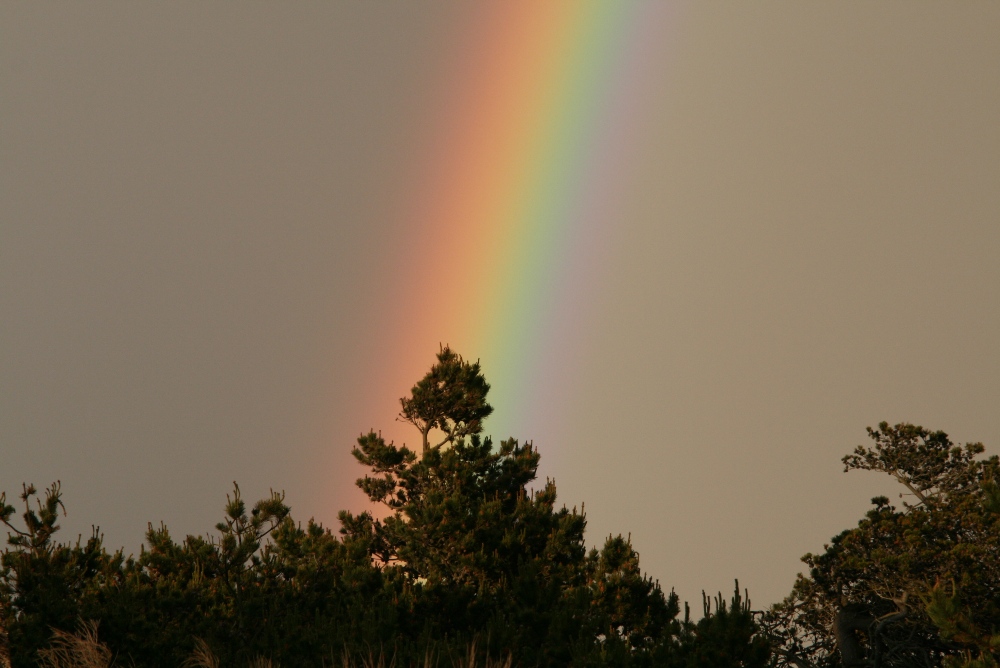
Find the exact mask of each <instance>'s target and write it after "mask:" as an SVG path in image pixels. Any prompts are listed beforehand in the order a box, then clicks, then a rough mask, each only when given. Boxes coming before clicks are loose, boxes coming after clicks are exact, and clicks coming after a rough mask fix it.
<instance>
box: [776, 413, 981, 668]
mask: <svg viewBox="0 0 1000 668" xmlns="http://www.w3.org/2000/svg"><path fill="white" fill-rule="evenodd" d="M868 434H869V436H870V438H871V439H872V440H873V441H874V446H873V447H863V446H858V447H857V448H856V449H855V451H854V452H853V453H852V454H850V455H847V456H846V457H844V459H843V462H844V470H845V471H850V470H870V471H879V472H882V473H886V474H888V475H890V476H892V477H893V478H895V479H896V480H897V481H898V482H899V483H900V484H902V485H903V487H904V488H905V490H906V491H905V492H904V493H901V494H900V497H902V498H904V499H905V500H904V501H903V502H902V508H899V509H897V508H896V507H895V506H893V505H891V504H890V502H889V499H888V498H887V497H884V496H879V497H875V498H874V499H872V503H873V508H872V509H871V510H870V511H868V513H867V514H866V515H865V517H864V518H863V519H862V520H861V521H860V522H859V523H858V526H857V527H856V528H854V529H849V530H847V531H844V532H842V533H841V534H840V535H838V536H836V537H834V538H833V540H832V541H831V544H830V545H827V546H826V548H825V550H824V552H823V553H822V554H807V555H805V556H804V557H803V561H804V562H805V563H806V564H807V565H808V566H809V567H810V570H809V575H808V576H802V575H800V576H799V578H798V580H797V582H796V583H795V587H794V588H793V591H792V594H791V595H790V596H789V597H788V598H787V599H786V600H785V601H784V602H783V603H781V604H779V605H778V606H775V607H774V608H773V609H772V610H771V611H770V612H769V613H768V614H767V615H766V616H765V618H764V623H765V625H766V626H767V628H768V630H769V633H770V634H771V637H772V638H773V640H774V641H775V643H776V645H777V646H778V650H777V656H778V657H779V660H778V663H779V665H787V666H799V667H806V666H840V665H843V666H884V667H886V668H889V667H896V666H900V667H903V666H906V667H908V666H935V665H940V664H941V662H942V661H943V660H944V659H945V658H946V657H951V656H958V655H960V654H962V653H963V652H967V651H968V652H971V651H975V650H977V647H976V645H975V643H973V642H971V641H970V639H969V638H968V637H966V636H963V635H961V634H958V633H942V629H943V627H942V626H941V623H942V622H943V621H944V620H945V618H947V614H946V611H945V610H943V609H942V607H941V606H942V605H943V598H942V592H943V590H942V589H941V587H942V586H943V585H942V584H941V583H951V582H954V583H955V587H957V591H960V592H961V599H962V602H963V604H964V605H965V606H967V607H966V608H965V609H966V610H967V611H968V613H967V614H968V622H969V624H971V625H972V627H975V628H980V629H989V628H996V627H997V626H998V625H1000V522H998V521H997V517H996V516H995V515H994V514H992V513H991V512H989V510H988V508H989V494H988V490H989V489H991V488H990V484H991V482H990V481H992V480H993V479H994V478H995V476H996V473H997V471H998V469H1000V463H998V460H997V458H996V457H995V456H994V457H991V458H989V459H985V460H984V459H981V458H979V457H978V456H979V455H980V454H982V453H983V451H984V448H983V445H982V444H981V443H969V444H966V445H965V446H964V447H960V446H956V445H955V444H954V443H952V442H951V440H950V439H949V438H948V436H947V434H945V433H944V432H941V431H930V430H927V429H924V428H923V427H919V426H914V425H911V424H898V425H895V426H894V427H890V426H889V425H888V424H887V423H885V422H883V423H881V424H880V425H879V428H878V429H870V428H869V429H868ZM904 494H905V496H904Z"/></svg>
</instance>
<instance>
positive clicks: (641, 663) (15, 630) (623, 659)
mask: <svg viewBox="0 0 1000 668" xmlns="http://www.w3.org/2000/svg"><path fill="white" fill-rule="evenodd" d="M488 391H489V385H488V384H487V383H486V382H485V380H484V379H483V376H482V374H481V372H480V369H479V365H478V364H469V363H466V362H464V361H463V360H462V359H461V357H459V356H457V355H455V354H454V353H452V352H451V351H450V350H449V349H448V348H443V349H442V350H441V352H440V353H439V354H438V361H437V363H436V364H435V365H434V366H433V367H432V368H431V370H430V372H429V373H428V374H427V376H426V377H425V378H424V379H423V380H421V381H420V382H419V383H417V385H415V386H414V388H413V392H412V395H411V397H409V398H407V399H403V400H402V408H403V411H402V413H401V417H402V418H403V419H404V420H406V421H408V422H411V423H413V424H414V425H415V426H416V427H417V428H418V430H419V432H420V434H421V440H422V445H423V447H422V449H421V455H420V456H419V457H418V455H417V454H416V453H415V452H412V451H411V450H409V449H407V448H406V447H403V446H400V447H397V446H396V445H394V444H392V443H386V442H385V441H384V440H383V439H382V438H381V436H380V435H378V434H376V433H369V434H365V435H362V436H361V437H360V438H359V439H358V444H357V447H356V448H355V449H354V451H353V452H354V455H355V457H356V458H357V459H358V461H359V462H360V463H361V464H362V465H364V466H365V467H367V468H368V469H369V473H368V475H366V476H365V477H363V478H361V479H360V480H358V485H359V487H360V488H361V489H362V490H364V491H365V492H366V493H367V494H368V496H369V497H370V498H371V500H372V501H373V502H375V503H378V504H382V505H383V506H384V508H385V511H386V513H387V514H386V515H384V516H383V515H379V516H378V517H376V516H375V515H373V513H372V512H370V511H366V512H362V513H359V514H356V515H355V514H352V513H349V512H346V511H344V512H342V513H341V515H340V520H341V529H340V535H339V536H338V535H336V534H334V533H333V532H331V531H330V530H328V529H326V528H324V527H322V526H320V525H318V524H316V523H314V522H312V521H310V522H308V523H307V524H306V525H305V526H302V525H301V524H298V523H296V522H294V521H293V520H292V519H291V517H290V514H289V508H288V507H287V506H286V505H285V504H284V497H283V495H281V494H274V493H272V494H271V495H270V496H269V497H268V498H265V499H263V500H261V501H259V502H258V503H257V504H255V505H254V506H253V508H252V509H248V507H247V504H246V503H245V502H244V501H243V499H242V497H241V495H240V490H239V487H238V486H236V487H234V491H233V493H232V495H231V496H229V497H228V498H227V503H226V506H225V515H224V518H223V521H222V522H220V523H219V524H217V525H216V532H217V533H216V534H215V535H214V536H209V537H197V536H188V537H187V538H186V539H184V540H183V541H181V542H177V541H175V540H174V539H173V538H172V537H171V535H170V533H169V531H168V530H167V529H166V527H163V526H161V527H159V528H154V527H152V526H150V527H149V531H148V532H147V535H146V545H145V546H144V547H143V549H142V550H141V552H140V553H139V555H138V557H128V558H125V557H124V556H123V554H122V553H121V552H116V553H113V554H112V553H108V552H107V551H106V550H105V549H104V547H103V545H102V542H101V538H100V536H99V535H97V534H96V533H95V535H94V536H92V537H91V539H90V540H88V541H87V542H86V543H79V542H78V543H77V544H75V545H66V544H61V543H58V542H56V541H55V540H54V539H53V535H54V533H55V532H56V530H57V529H58V526H57V524H56V521H57V516H58V510H59V509H60V508H61V507H62V504H61V496H60V490H59V486H58V484H56V485H53V486H52V487H51V488H50V489H49V490H48V491H47V493H46V498H45V501H44V502H42V503H37V504H36V506H37V508H35V507H33V506H32V503H34V500H35V498H36V496H37V494H36V491H35V490H34V489H33V488H25V490H24V494H23V495H22V501H23V503H24V504H25V512H24V515H23V528H22V527H21V525H20V523H17V522H15V521H14V520H13V515H14V512H15V511H14V509H13V508H12V507H11V506H8V505H7V504H6V500H5V497H0V519H2V521H3V522H4V523H6V524H7V526H8V527H10V530H11V531H12V532H13V534H12V536H11V539H10V545H9V547H8V548H7V550H6V551H5V552H4V553H3V556H2V562H0V564H2V569H3V570H2V572H0V632H3V633H6V636H3V635H0V640H2V641H3V642H4V646H3V648H4V649H5V650H6V651H7V652H8V653H9V655H10V661H11V664H12V666H14V668H22V667H26V666H34V665H36V664H37V662H38V660H39V657H40V656H42V654H39V652H42V653H43V654H44V653H45V652H50V653H51V651H52V649H51V648H53V647H54V646H53V644H52V643H53V641H55V643H56V646H55V647H56V649H58V648H59V643H61V642H62V643H65V642H69V640H67V639H68V638H70V636H69V635H67V632H72V631H73V630H74V629H77V628H84V629H87V630H88V631H87V632H88V633H90V634H93V633H97V634H98V635H99V640H100V642H102V643H104V645H106V646H107V647H109V648H111V649H112V650H113V652H114V657H115V661H116V662H117V665H136V666H149V667H159V666H163V667H167V666H170V667H171V668H175V667H177V666H181V665H182V664H183V663H184V662H185V661H186V660H188V659H190V658H191V657H192V656H193V653H196V652H198V653H202V654H205V653H206V652H211V653H212V654H213V655H214V656H216V657H217V658H218V660H219V662H220V664H221V665H222V666H242V665H247V664H248V663H249V662H250V661H251V660H253V659H255V658H257V657H266V658H269V659H271V660H272V661H273V662H274V663H275V665H283V666H286V667H288V666H296V667H298V666H303V667H308V666H317V667H318V666H326V665H331V664H334V663H336V664H341V663H342V661H343V660H344V658H345V657H347V658H348V659H349V660H351V659H352V660H355V661H358V662H363V661H364V660H368V661H370V660H371V659H372V658H377V657H378V656H382V657H383V658H385V659H386V662H387V664H388V663H391V662H395V665H398V666H408V665H424V662H425V659H427V657H428V656H430V657H436V659H435V660H440V662H441V665H449V664H450V663H451V661H450V659H451V658H457V657H459V656H464V657H465V659H464V660H466V661H467V662H468V660H469V652H470V651H471V652H472V653H473V654H474V655H475V656H478V658H479V660H480V661H481V660H482V659H483V657H485V656H493V657H504V658H508V659H510V660H511V661H512V663H513V665H518V666H560V667H561V666H581V667H583V666H635V667H637V668H638V667H645V666H666V667H670V668H689V667H690V668H696V667H698V668H700V667H701V666H719V667H720V668H727V667H729V666H733V667H734V668H735V667H737V666H743V667H746V668H750V667H756V666H761V665H763V664H762V663H761V661H762V660H766V658H767V652H768V650H767V647H766V645H765V644H763V641H762V640H761V639H760V637H759V636H758V634H757V632H756V627H755V625H754V622H753V618H752V615H751V613H750V612H749V608H748V604H745V603H744V602H743V599H741V598H740V596H739V592H738V591H737V594H736V596H735V597H734V599H733V601H732V604H731V606H729V607H728V608H727V606H726V605H725V604H724V603H723V602H722V601H721V599H720V600H719V601H718V602H717V605H716V609H715V611H714V612H713V611H711V610H710V609H708V608H706V610H705V618H704V619H702V620H701V621H699V622H698V623H697V624H694V623H691V622H690V621H687V620H685V621H683V622H681V621H679V620H678V619H677V614H678V612H679V605H678V600H677V597H676V596H675V595H674V594H673V593H671V594H670V595H669V596H668V595H665V594H664V592H663V591H662V590H661V588H660V586H659V584H658V583H656V582H654V581H652V580H651V579H650V578H649V577H647V576H645V575H644V574H643V573H642V571H641V569H640V567H639V555H638V554H637V553H636V552H635V550H634V549H633V548H632V545H631V543H630V541H629V540H626V539H624V538H622V537H621V536H617V537H609V538H608V540H607V541H606V542H605V544H604V546H603V548H602V549H600V550H596V549H594V550H591V551H590V552H589V554H588V553H587V552H586V550H585V543H584V529H585V527H586V519H585V517H584V515H583V513H582V512H577V511H576V509H573V510H569V509H567V508H565V507H557V506H556V487H555V483H554V482H552V481H551V480H549V481H546V482H545V484H543V485H541V486H540V487H539V488H537V489H531V488H530V487H529V485H530V484H531V483H532V482H533V481H534V480H535V475H536V471H537V468H538V463H539V454H538V451H537V450H535V449H534V447H533V446H532V445H531V444H530V443H527V444H520V443H519V442H517V441H515V440H507V441H504V442H503V443H500V444H499V445H498V446H494V445H493V443H492V441H491V440H490V439H489V438H482V437H481V436H480V432H481V430H482V420H483V419H485V418H486V417H487V416H488V415H489V414H490V412H491V411H492V408H491V407H490V406H489V404H488V403H487V402H486V397H487V394H488ZM432 430H440V431H442V432H443V433H444V438H443V440H441V442H440V443H437V444H435V445H433V446H431V445H429V441H428V435H429V433H430V432H431V431H432ZM81 625H82V626H81ZM95 629H96V631H95ZM54 630H58V631H59V632H58V633H56V634H55V638H54V636H53V631H54ZM53 639H54V640H53ZM70 639H71V638H70ZM470 648H471V649H470ZM2 656H3V655H2V653H0V657H2Z"/></svg>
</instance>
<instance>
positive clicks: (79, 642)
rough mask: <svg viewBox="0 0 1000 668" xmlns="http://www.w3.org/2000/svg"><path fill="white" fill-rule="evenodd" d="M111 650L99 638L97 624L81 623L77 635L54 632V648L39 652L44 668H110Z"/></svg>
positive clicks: (56, 630)
mask: <svg viewBox="0 0 1000 668" xmlns="http://www.w3.org/2000/svg"><path fill="white" fill-rule="evenodd" d="M111 657H112V654H111V650H110V649H108V646H107V645H105V644H104V643H102V642H101V641H100V640H99V639H98V637H97V622H93V621H85V622H81V623H80V628H79V629H78V630H77V631H76V633H67V632H66V631H60V630H59V629H53V630H52V646H51V647H48V648H46V649H41V650H38V661H39V665H41V666H43V667H44V668H108V666H110V665H111Z"/></svg>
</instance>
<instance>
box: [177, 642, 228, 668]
mask: <svg viewBox="0 0 1000 668" xmlns="http://www.w3.org/2000/svg"><path fill="white" fill-rule="evenodd" d="M181 668H219V657H217V656H215V652H213V651H212V648H211V647H209V646H208V643H207V642H205V641H204V640H202V639H201V638H195V639H194V651H193V652H191V656H189V657H188V658H187V660H186V661H185V662H184V663H183V664H182V666H181Z"/></svg>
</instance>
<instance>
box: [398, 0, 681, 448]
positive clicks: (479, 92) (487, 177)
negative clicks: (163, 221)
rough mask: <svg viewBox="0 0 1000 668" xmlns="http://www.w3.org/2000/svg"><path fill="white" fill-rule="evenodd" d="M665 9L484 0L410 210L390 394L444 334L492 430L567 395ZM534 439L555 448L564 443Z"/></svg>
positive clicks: (519, 431)
mask: <svg viewBox="0 0 1000 668" xmlns="http://www.w3.org/2000/svg"><path fill="white" fill-rule="evenodd" d="M670 12H671V7H670V5H668V4H666V3H653V2H637V1H636V2H630V1H626V2H611V1H607V2H597V1H587V0H571V1H570V0H564V1H550V0H546V1H545V2H537V1H535V0H523V1H517V2H502V3H488V4H487V3H484V4H482V5H480V6H479V9H477V15H476V16H475V19H474V25H473V26H472V27H471V29H469V30H468V31H467V34H468V42H467V46H468V53H467V54H466V56H467V57H466V58H465V59H464V60H462V65H461V67H460V72H459V74H458V76H457V80H456V81H454V82H453V83H452V84H450V85H449V86H448V88H449V89H450V91H451V92H450V93H448V94H447V95H446V97H447V103H446V104H445V105H444V106H445V108H446V109H447V111H446V112H445V113H444V114H442V116H441V117H440V118H439V119H437V121H438V124H437V130H436V131H435V137H434V138H433V140H432V141H431V142H430V145H432V146H433V147H434V149H433V158H432V159H430V160H428V161H427V162H426V163H425V164H423V165H421V168H420V174H421V176H420V181H419V184H418V187H416V188H414V192H415V193H417V195H416V196H415V198H414V201H412V202H410V203H409V205H408V208H407V210H406V211H405V212H403V214H402V215H404V216H405V217H406V225H407V226H409V227H410V228H411V229H412V230H414V234H413V237H412V239H413V243H412V244H411V245H410V246H409V247H408V249H407V258H406V260H405V262H406V263H407V266H409V267H411V269H410V270H409V271H408V277H407V281H406V284H405V285H402V286H400V287H399V290H400V293H401V296H400V298H399V302H398V304H397V306H398V308H396V309H395V315H394V323H393V325H391V326H389V327H387V331H389V334H388V335H387V336H386V340H385V341H384V342H382V347H383V348H384V350H383V351H382V352H384V355H383V356H382V357H381V359H382V360H383V364H384V369H383V372H382V373H381V374H380V375H379V378H378V382H379V384H380V387H379V390H380V392H381V394H380V395H379V398H378V401H379V402H380V405H388V402H389V401H390V400H391V402H392V405H393V406H394V409H395V410H398V404H397V403H396V399H397V397H398V396H400V395H402V394H403V393H405V391H406V390H408V389H409V387H410V385H411V384H412V383H413V382H414V381H415V380H416V379H418V378H419V377H420V376H421V375H422V374H423V373H424V372H425V371H426V369H427V368H428V367H429V365H430V364H431V362H432V361H433V353H434V352H436V351H437V348H438V345H439V343H446V344H449V345H451V347H452V348H453V349H455V350H456V351H457V352H459V353H461V354H463V355H464V356H466V357H467V358H473V359H475V358H478V359H479V360H480V361H481V363H482V365H483V368H484V371H485V373H486V376H487V378H488V380H489V381H490V383H491V384H492V387H493V391H492V393H491V401H492V403H493V405H494V406H495V408H496V411H495V413H494V417H492V418H491V419H490V423H488V425H487V432H488V433H492V434H493V435H494V436H496V437H506V436H508V435H515V436H520V437H525V436H527V437H531V436H532V435H535V436H537V432H536V433H534V434H533V433H532V432H534V431H535V429H536V428H537V427H538V426H539V421H540V420H541V418H542V417H543V416H541V415H539V414H538V413H537V412H536V411H537V410H538V407H539V406H540V405H544V409H545V411H546V412H547V413H548V416H549V417H551V415H552V414H553V411H555V412H556V413H557V412H558V408H557V406H556V405H555V403H554V402H556V401H559V400H560V399H559V398H560V397H563V398H564V399H569V398H570V397H569V396H568V393H569V392H570V388H571V386H572V383H573V369H574V368H576V367H577V366H578V365H579V364H581V360H580V359H579V358H580V357H581V356H582V355H583V354H584V353H585V352H586V351H587V348H586V343H587V338H586V336H585V335H584V334H585V333H584V332H583V331H582V330H584V329H585V325H586V322H587V317H588V314H589V312H588V306H589V301H591V295H592V294H593V292H594V289H595V288H596V287H597V286H598V285H599V284H600V281H601V277H602V275H603V274H602V272H603V271H604V267H605V266H606V265H607V264H608V263H607V261H606V260H607V257H606V256H605V249H606V248H607V247H609V246H610V245H611V244H612V243H613V232H614V229H615V226H616V220H615V217H616V203H617V201H618V199H620V197H621V196H622V192H623V190H624V189H625V188H626V186H627V183H628V178H629V164H630V163H629V157H630V154H631V153H632V152H634V151H635V149H636V148H637V146H638V143H639V140H640V138H641V128H642V126H643V123H644V121H643V120H642V119H641V116H642V109H643V99H644V95H646V90H647V89H648V88H649V80H648V77H649V76H650V75H651V74H653V75H655V74H656V67H657V66H658V65H657V63H651V62H650V61H652V60H653V59H654V56H655V57H657V58H662V47H663V44H662V40H663V35H664V26H665V25H666V26H669V23H670V20H671V17H670V16H669V14H670ZM591 315H592V314H591ZM386 388H393V389H394V392H395V394H394V395H392V396H388V397H387V396H384V395H385V390H386ZM390 410H393V409H390ZM383 414H385V413H384V412H383ZM390 415H392V413H389V414H388V415H387V416H386V417H387V418H388V417H389V416H390ZM382 426H384V427H388V425H382ZM389 433H390V435H393V436H396V435H397V434H396V433H394V431H393V430H392V429H391V428H390V429H389ZM400 433H401V434H403V438H404V440H407V441H412V434H409V433H408V432H405V431H404V432H400ZM549 433H551V432H549ZM536 442H537V441H536ZM538 445H540V446H541V447H542V448H543V450H542V451H543V454H545V455H546V459H550V463H551V458H550V455H552V454H554V453H555V452H557V450H558V448H557V447H553V446H554V444H544V445H543V444H541V443H538ZM543 461H544V460H543Z"/></svg>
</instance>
